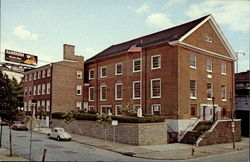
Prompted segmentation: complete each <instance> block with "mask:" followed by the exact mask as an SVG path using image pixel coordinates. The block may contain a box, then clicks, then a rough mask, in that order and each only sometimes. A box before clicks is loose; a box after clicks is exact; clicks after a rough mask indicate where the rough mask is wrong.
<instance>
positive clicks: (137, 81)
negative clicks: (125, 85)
mask: <svg viewBox="0 0 250 162" xmlns="http://www.w3.org/2000/svg"><path fill="white" fill-rule="evenodd" d="M135 83H140V97H135V86H134V84H135ZM132 91H133V99H134V100H136V99H141V81H140V80H136V81H133V89H132Z"/></svg>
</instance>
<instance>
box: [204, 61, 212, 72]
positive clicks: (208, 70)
mask: <svg viewBox="0 0 250 162" xmlns="http://www.w3.org/2000/svg"><path fill="white" fill-rule="evenodd" d="M208 61H211V70H210V69H208ZM206 70H207V72H210V73H211V72H213V60H212V59H207V61H206Z"/></svg>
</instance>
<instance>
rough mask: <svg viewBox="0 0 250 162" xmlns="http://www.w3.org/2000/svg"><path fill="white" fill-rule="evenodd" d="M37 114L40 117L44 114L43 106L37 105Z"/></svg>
mask: <svg viewBox="0 0 250 162" xmlns="http://www.w3.org/2000/svg"><path fill="white" fill-rule="evenodd" d="M37 115H39V116H41V117H42V116H45V115H46V112H45V107H44V106H39V107H38V108H37Z"/></svg>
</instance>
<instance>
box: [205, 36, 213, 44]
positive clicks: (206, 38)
mask: <svg viewBox="0 0 250 162" xmlns="http://www.w3.org/2000/svg"><path fill="white" fill-rule="evenodd" d="M205 41H207V42H209V43H213V40H212V37H210V36H208V35H206V36H205Z"/></svg>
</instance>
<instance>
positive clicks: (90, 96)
mask: <svg viewBox="0 0 250 162" xmlns="http://www.w3.org/2000/svg"><path fill="white" fill-rule="evenodd" d="M89 101H94V87H89Z"/></svg>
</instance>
